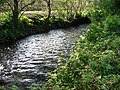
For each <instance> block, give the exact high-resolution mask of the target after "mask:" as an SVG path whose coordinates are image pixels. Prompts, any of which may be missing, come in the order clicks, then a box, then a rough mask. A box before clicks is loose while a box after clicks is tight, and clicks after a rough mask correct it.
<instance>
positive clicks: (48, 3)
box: [47, 0, 51, 19]
mask: <svg viewBox="0 0 120 90" xmlns="http://www.w3.org/2000/svg"><path fill="white" fill-rule="evenodd" d="M47 5H48V19H49V18H50V16H51V6H50V0H48V2H47Z"/></svg>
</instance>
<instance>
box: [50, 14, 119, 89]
mask: <svg viewBox="0 0 120 90" xmlns="http://www.w3.org/2000/svg"><path fill="white" fill-rule="evenodd" d="M119 19H120V18H119V17H118V16H116V15H115V16H108V17H107V18H106V19H105V20H104V21H102V22H95V23H93V24H92V25H91V28H90V30H88V31H87V33H86V35H85V36H84V38H81V39H80V40H79V41H78V43H77V45H76V48H75V51H74V52H73V53H72V54H71V57H70V58H69V60H67V63H64V64H62V66H59V68H58V69H57V70H55V71H54V72H53V73H52V74H51V77H50V78H51V79H49V81H48V86H49V87H50V88H52V90H54V87H56V86H57V87H58V88H59V89H60V90H101V89H102V90H107V89H109V90H119V89H120V73H119V72H120V36H119V34H118V32H117V31H118V30H117V29H118V28H120V26H119ZM111 29H112V30H111ZM62 63H63V62H62ZM59 89H58V90H59Z"/></svg>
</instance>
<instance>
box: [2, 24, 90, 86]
mask: <svg viewBox="0 0 120 90" xmlns="http://www.w3.org/2000/svg"><path fill="white" fill-rule="evenodd" d="M88 28H89V25H79V26H77V27H71V28H67V29H58V30H51V31H49V32H48V33H42V34H36V35H31V36H29V37H26V38H24V39H22V40H19V41H17V42H14V43H10V44H8V45H0V80H1V81H2V80H4V81H5V85H6V86H7V87H9V86H11V85H14V84H15V85H16V84H17V85H19V86H28V85H31V84H32V83H40V84H41V83H44V82H45V81H46V80H47V76H48V72H50V71H53V70H54V69H56V68H57V60H58V58H59V56H60V54H61V53H67V51H69V50H71V49H72V48H73V47H74V46H75V43H76V41H77V40H78V38H80V37H81V36H82V33H83V31H84V30H86V29H88Z"/></svg>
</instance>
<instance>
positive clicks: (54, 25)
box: [0, 14, 90, 43]
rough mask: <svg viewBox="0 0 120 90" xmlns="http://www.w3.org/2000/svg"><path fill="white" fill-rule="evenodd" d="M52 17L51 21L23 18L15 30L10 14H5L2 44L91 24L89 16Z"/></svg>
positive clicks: (2, 24) (2, 25) (0, 30)
mask: <svg viewBox="0 0 120 90" xmlns="http://www.w3.org/2000/svg"><path fill="white" fill-rule="evenodd" d="M72 18H73V17H70V19H68V20H66V19H64V18H57V17H51V18H50V19H49V21H48V20H47V18H46V17H45V16H40V17H39V18H34V17H33V18H27V17H26V16H23V17H21V18H20V20H19V25H18V29H16V28H14V25H13V21H12V19H11V17H10V15H9V14H5V15H4V16H3V17H2V20H1V21H0V22H1V23H0V43H4V42H11V41H14V40H18V39H20V38H23V37H25V36H28V35H31V34H36V33H43V32H47V31H49V30H51V29H59V28H67V27H70V26H76V25H79V24H84V23H90V19H89V18H88V17H87V16H81V15H77V16H76V17H75V18H74V19H72Z"/></svg>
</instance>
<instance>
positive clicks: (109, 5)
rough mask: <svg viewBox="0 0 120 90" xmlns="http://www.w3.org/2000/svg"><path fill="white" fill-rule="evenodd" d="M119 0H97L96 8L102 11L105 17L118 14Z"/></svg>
mask: <svg viewBox="0 0 120 90" xmlns="http://www.w3.org/2000/svg"><path fill="white" fill-rule="evenodd" d="M119 4H120V0H98V2H96V6H97V7H99V8H100V9H101V10H103V11H104V12H105V13H106V15H108V14H114V15H115V14H120V13H119V12H120V5H119Z"/></svg>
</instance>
